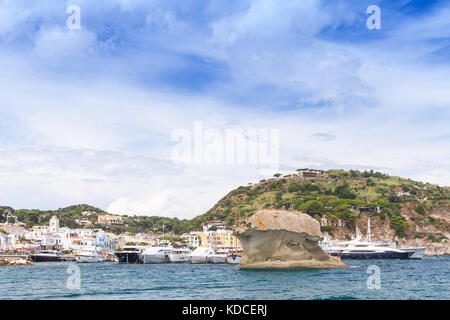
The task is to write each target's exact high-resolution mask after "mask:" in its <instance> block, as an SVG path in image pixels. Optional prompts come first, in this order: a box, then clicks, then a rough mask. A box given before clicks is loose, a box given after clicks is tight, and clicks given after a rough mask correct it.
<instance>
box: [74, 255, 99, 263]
mask: <svg viewBox="0 0 450 320" xmlns="http://www.w3.org/2000/svg"><path fill="white" fill-rule="evenodd" d="M75 261H76V262H78V263H99V262H103V261H104V260H103V258H102V257H99V256H92V257H90V256H75Z"/></svg>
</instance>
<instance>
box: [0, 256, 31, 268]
mask: <svg viewBox="0 0 450 320" xmlns="http://www.w3.org/2000/svg"><path fill="white" fill-rule="evenodd" d="M32 265H33V263H32V262H31V261H28V260H25V259H14V258H0V266H32Z"/></svg>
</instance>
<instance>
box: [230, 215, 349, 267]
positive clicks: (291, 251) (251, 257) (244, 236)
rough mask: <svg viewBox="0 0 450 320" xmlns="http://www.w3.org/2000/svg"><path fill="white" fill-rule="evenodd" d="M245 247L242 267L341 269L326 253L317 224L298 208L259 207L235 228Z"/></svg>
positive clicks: (344, 265) (341, 263) (337, 260)
mask: <svg viewBox="0 0 450 320" xmlns="http://www.w3.org/2000/svg"><path fill="white" fill-rule="evenodd" d="M237 236H238V238H239V240H240V242H241V244H242V248H243V250H244V253H243V256H242V258H241V262H240V267H241V268H254V269H266V268H342V267H347V265H346V264H344V263H343V262H341V261H340V260H339V259H337V258H334V257H331V256H329V255H328V254H326V253H325V252H324V251H323V250H322V248H321V247H320V246H319V245H318V243H317V242H318V241H319V240H321V239H323V237H322V233H321V232H320V224H319V222H318V221H317V220H315V219H313V218H312V217H311V216H309V215H307V214H304V213H302V212H298V211H284V210H260V211H258V212H257V213H255V214H254V215H252V216H250V217H249V218H247V219H246V220H245V222H244V224H243V225H242V226H241V227H240V228H239V229H238V230H237Z"/></svg>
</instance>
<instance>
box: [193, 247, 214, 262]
mask: <svg viewBox="0 0 450 320" xmlns="http://www.w3.org/2000/svg"><path fill="white" fill-rule="evenodd" d="M213 253H214V250H213V249H212V248H210V247H198V248H197V249H195V250H194V251H192V253H191V254H190V255H189V260H190V262H191V263H194V264H197V263H209V262H210V261H209V256H210V255H211V254H213Z"/></svg>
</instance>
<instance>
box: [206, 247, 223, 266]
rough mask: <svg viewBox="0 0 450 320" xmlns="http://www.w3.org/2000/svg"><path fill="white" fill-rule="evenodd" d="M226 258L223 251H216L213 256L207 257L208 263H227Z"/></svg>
mask: <svg viewBox="0 0 450 320" xmlns="http://www.w3.org/2000/svg"><path fill="white" fill-rule="evenodd" d="M227 256H228V252H227V251H225V250H216V251H214V253H213V254H211V255H209V256H208V258H209V262H210V263H216V264H219V263H227Z"/></svg>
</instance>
